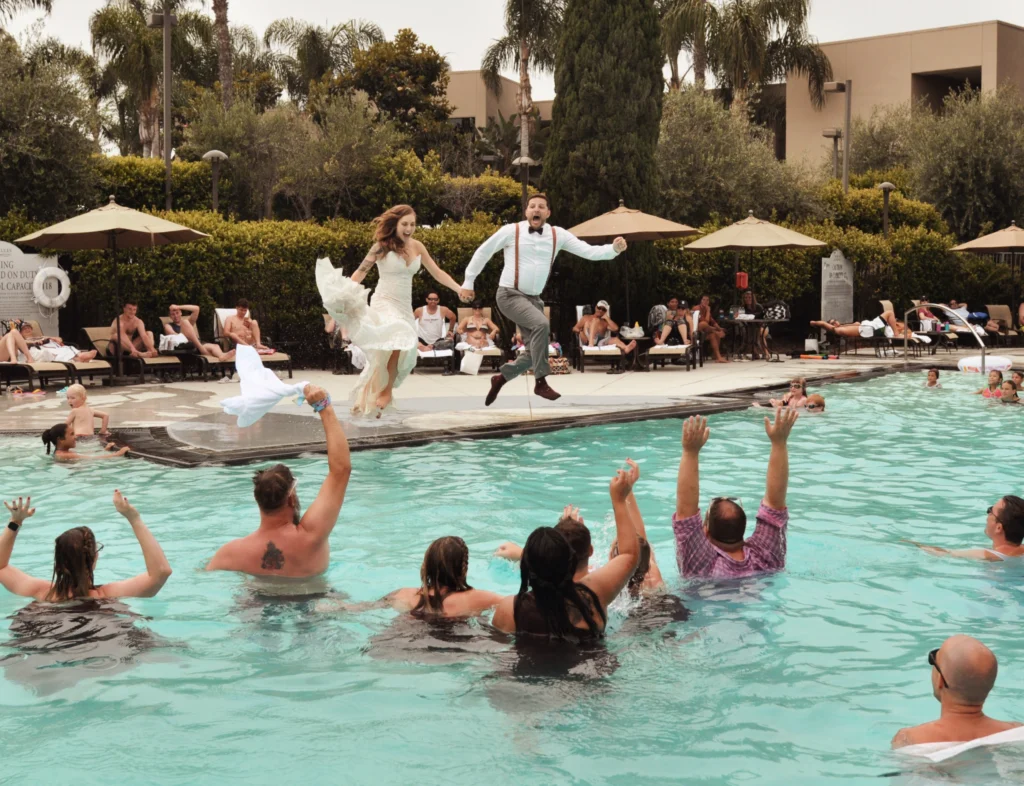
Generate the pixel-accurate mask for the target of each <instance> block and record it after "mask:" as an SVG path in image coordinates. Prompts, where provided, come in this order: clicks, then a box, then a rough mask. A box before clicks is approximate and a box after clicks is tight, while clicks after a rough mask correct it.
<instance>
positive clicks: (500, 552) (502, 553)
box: [494, 540, 523, 562]
mask: <svg viewBox="0 0 1024 786" xmlns="http://www.w3.org/2000/svg"><path fill="white" fill-rule="evenodd" d="M522 554H523V550H522V549H521V548H519V546H517V545H516V544H515V543H513V542H512V541H509V540H506V541H505V542H504V543H502V544H501V545H500V546H498V548H497V549H496V550H495V552H494V556H495V557H501V558H502V559H507V560H512V561H513V562H515V561H516V560H519V559H520V558H521V557H522Z"/></svg>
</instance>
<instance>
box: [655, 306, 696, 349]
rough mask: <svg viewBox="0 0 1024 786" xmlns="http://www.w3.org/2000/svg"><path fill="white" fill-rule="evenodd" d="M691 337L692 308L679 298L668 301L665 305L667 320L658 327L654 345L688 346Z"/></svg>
mask: <svg viewBox="0 0 1024 786" xmlns="http://www.w3.org/2000/svg"><path fill="white" fill-rule="evenodd" d="M689 335H690V308H689V306H688V305H687V304H686V301H680V300H679V298H677V297H672V298H669V299H668V303H666V304H665V320H664V321H663V322H662V323H661V324H660V325H659V326H658V330H657V332H656V333H655V334H654V343H655V344H658V345H661V344H668V345H670V346H675V345H679V346H682V345H686V344H688V343H690V342H689V340H688V339H689Z"/></svg>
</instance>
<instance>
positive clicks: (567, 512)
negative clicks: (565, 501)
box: [562, 505, 583, 524]
mask: <svg viewBox="0 0 1024 786" xmlns="http://www.w3.org/2000/svg"><path fill="white" fill-rule="evenodd" d="M562 518H563V519H570V520H572V521H576V522H579V523H580V524H582V523H583V516H581V515H580V509H579V508H575V507H573V506H572V505H566V506H565V509H564V510H563V511H562Z"/></svg>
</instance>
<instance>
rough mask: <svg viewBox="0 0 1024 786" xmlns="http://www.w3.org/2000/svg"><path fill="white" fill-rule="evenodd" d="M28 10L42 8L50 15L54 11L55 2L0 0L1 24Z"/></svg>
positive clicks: (45, 0) (44, 0)
mask: <svg viewBox="0 0 1024 786" xmlns="http://www.w3.org/2000/svg"><path fill="white" fill-rule="evenodd" d="M27 8H42V9H43V10H44V11H46V13H50V11H52V10H53V0H0V22H2V21H3V20H5V19H10V18H11V17H13V16H14V15H15V14H16V13H18V11H21V10H23V9H27Z"/></svg>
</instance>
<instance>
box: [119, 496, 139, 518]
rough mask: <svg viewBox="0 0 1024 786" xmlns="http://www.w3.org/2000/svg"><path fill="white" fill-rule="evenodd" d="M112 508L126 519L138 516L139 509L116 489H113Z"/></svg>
mask: <svg viewBox="0 0 1024 786" xmlns="http://www.w3.org/2000/svg"><path fill="white" fill-rule="evenodd" d="M114 510H116V511H117V512H118V513H120V514H121V515H122V516H124V517H125V518H126V519H128V521H131V520H132V519H137V518H139V511H137V510H136V509H135V506H134V505H132V503H130V502H129V501H128V500H127V499H126V498H125V497H123V496H121V492H120V491H119V490H117V489H115V490H114Z"/></svg>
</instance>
